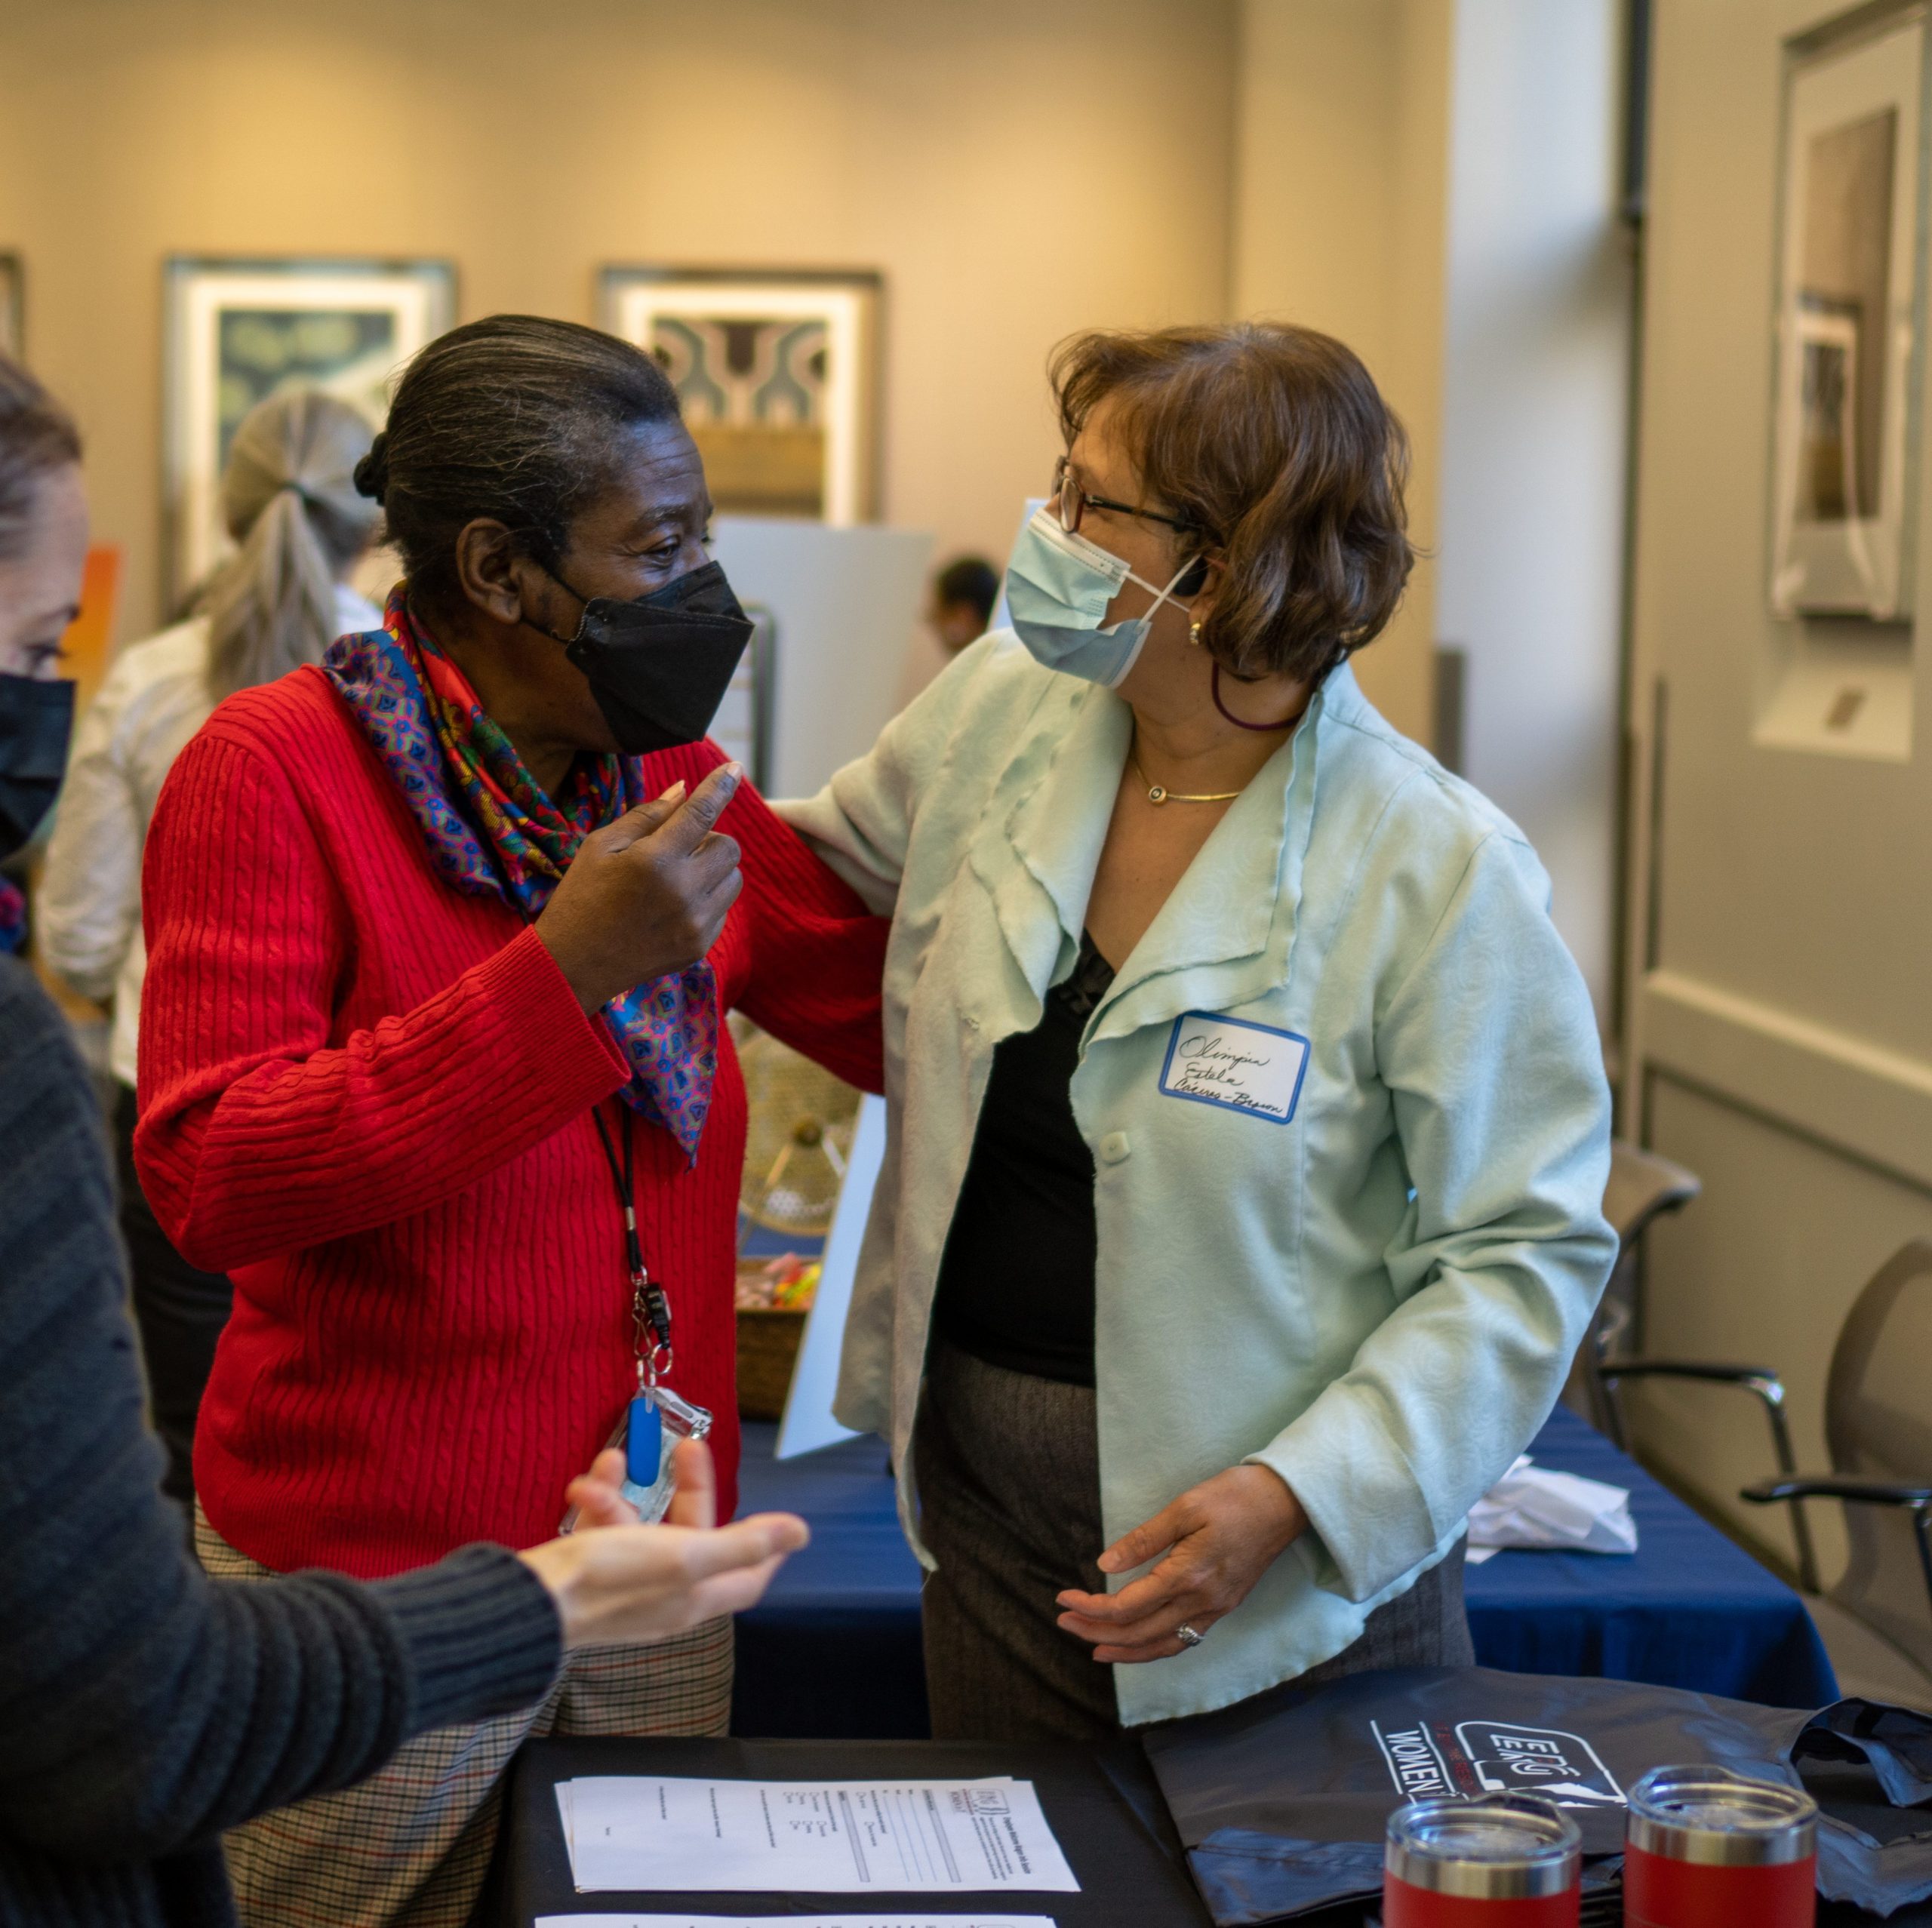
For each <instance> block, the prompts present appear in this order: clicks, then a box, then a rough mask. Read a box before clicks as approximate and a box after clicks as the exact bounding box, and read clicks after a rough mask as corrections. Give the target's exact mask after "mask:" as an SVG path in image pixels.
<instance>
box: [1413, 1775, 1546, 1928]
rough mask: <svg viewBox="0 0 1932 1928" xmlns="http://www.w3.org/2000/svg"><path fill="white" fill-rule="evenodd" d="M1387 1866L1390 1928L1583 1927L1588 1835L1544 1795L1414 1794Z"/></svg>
mask: <svg viewBox="0 0 1932 1928" xmlns="http://www.w3.org/2000/svg"><path fill="white" fill-rule="evenodd" d="M1382 1870H1383V1872H1382V1920H1383V1928H1577V1909H1578V1905H1579V1896H1580V1888H1581V1883H1582V1880H1583V1837H1582V1836H1581V1835H1580V1834H1578V1832H1577V1824H1576V1822H1574V1821H1572V1820H1571V1819H1570V1817H1569V1816H1568V1815H1567V1814H1565V1813H1564V1812H1563V1810H1562V1809H1561V1808H1560V1807H1558V1806H1557V1805H1556V1803H1555V1802H1554V1801H1549V1800H1544V1799H1543V1797H1541V1796H1540V1795H1539V1794H1485V1795H1482V1796H1481V1797H1478V1799H1476V1800H1417V1801H1411V1803H1409V1805H1408V1806H1407V1807H1398V1809H1397V1810H1395V1813H1393V1814H1392V1815H1391V1816H1389V1838H1388V1843H1387V1845H1386V1847H1385V1848H1384V1849H1383V1855H1382Z"/></svg>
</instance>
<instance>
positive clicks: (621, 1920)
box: [537, 1914, 1054, 1928]
mask: <svg viewBox="0 0 1932 1928" xmlns="http://www.w3.org/2000/svg"><path fill="white" fill-rule="evenodd" d="M537 1928H1054V1920H1053V1917H1051V1915H1047V1914H540V1915H539V1916H538V1917H537Z"/></svg>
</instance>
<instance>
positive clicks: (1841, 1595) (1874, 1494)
mask: <svg viewBox="0 0 1932 1928" xmlns="http://www.w3.org/2000/svg"><path fill="white" fill-rule="evenodd" d="M1602 1373H1603V1377H1604V1381H1605V1382H1606V1385H1607V1388H1609V1390H1610V1391H1611V1398H1612V1403H1613V1404H1614V1403H1615V1394H1616V1388H1617V1386H1618V1385H1620V1384H1621V1383H1622V1382H1623V1381H1625V1380H1628V1379H1646V1378H1647V1379H1694V1380H1702V1381H1704V1382H1706V1383H1708V1384H1712V1385H1731V1386H1737V1387H1739V1388H1742V1389H1743V1390H1744V1391H1748V1392H1749V1393H1751V1394H1753V1395H1754V1396H1755V1398H1758V1400H1759V1401H1761V1403H1762V1404H1763V1405H1764V1410H1765V1413H1766V1414H1767V1417H1768V1419H1769V1421H1770V1431H1771V1444H1772V1450H1773V1452H1774V1454H1775V1456H1776V1457H1777V1464H1778V1473H1779V1477H1778V1478H1776V1479H1774V1480H1763V1481H1759V1482H1758V1484H1756V1485H1755V1486H1749V1487H1746V1488H1745V1489H1744V1490H1743V1493H1742V1495H1741V1497H1742V1498H1743V1499H1746V1500H1748V1501H1749V1502H1751V1504H1752V1505H1758V1506H1768V1505H1788V1506H1789V1508H1791V1513H1792V1533H1793V1536H1794V1537H1795V1539H1796V1541H1797V1545H1798V1573H1799V1577H1800V1579H1801V1582H1803V1585H1804V1590H1805V1592H1806V1593H1807V1594H1808V1595H1810V1596H1811V1599H1810V1606H1811V1609H1812V1612H1813V1613H1814V1616H1815V1617H1816V1618H1817V1619H1818V1622H1819V1625H1820V1631H1821V1632H1823V1634H1824V1635H1825V1639H1826V1646H1827V1647H1832V1648H1833V1649H1834V1651H1836V1649H1837V1646H1838V1642H1837V1641H1836V1640H1835V1639H1834V1637H1833V1627H1834V1622H1835V1619H1836V1616H1838V1615H1843V1616H1845V1617H1846V1618H1847V1619H1849V1620H1850V1621H1851V1622H1854V1623H1855V1625H1856V1626H1857V1628H1862V1629H1863V1630H1865V1631H1866V1633H1867V1634H1877V1635H1878V1637H1880V1638H1881V1640H1883V1641H1884V1642H1885V1643H1886V1644H1887V1645H1888V1646H1889V1647H1890V1648H1891V1649H1892V1650H1894V1654H1896V1655H1897V1656H1902V1657H1903V1659H1905V1660H1906V1662H1909V1664H1910V1666H1911V1668H1912V1669H1913V1670H1914V1671H1916V1672H1917V1673H1918V1674H1919V1675H1920V1676H1921V1677H1924V1680H1925V1686H1924V1689H1923V1690H1921V1693H1922V1695H1923V1696H1924V1697H1926V1698H1927V1699H1928V1700H1932V1242H1928V1241H1926V1240H1924V1239H1914V1240H1913V1241H1911V1242H1910V1243H1909V1244H1906V1245H1903V1246H1902V1247H1900V1249H1899V1250H1897V1252H1895V1253H1894V1254H1893V1255H1892V1256H1891V1257H1890V1259H1887V1260H1886V1262H1885V1263H1884V1265H1881V1267H1880V1268H1879V1269H1878V1271H1877V1272H1876V1273H1875V1275H1873V1276H1872V1279H1871V1281H1870V1282H1869V1284H1867V1285H1866V1287H1865V1289H1864V1290H1863V1291H1862V1292H1861V1293H1860V1294H1859V1295H1858V1297H1857V1300H1856V1301H1855V1302H1854V1304H1853V1305H1852V1308H1851V1310H1850V1312H1849V1313H1848V1314H1847V1315H1846V1318H1845V1321H1844V1326H1843V1327H1841V1330H1840V1331H1839V1333H1838V1343H1837V1344H1836V1345H1835V1347H1834V1348H1832V1364H1831V1372H1830V1376H1829V1379H1828V1380H1827V1382H1826V1391H1825V1438H1826V1445H1827V1447H1828V1448H1829V1451H1830V1453H1831V1458H1832V1470H1831V1471H1829V1473H1802V1474H1801V1473H1800V1472H1799V1471H1798V1468H1797V1462H1796V1460H1795V1458H1794V1457H1793V1456H1792V1449H1791V1434H1790V1430H1789V1427H1788V1426H1787V1425H1786V1422H1785V1415H1784V1396H1785V1395H1784V1386H1783V1382H1782V1381H1781V1380H1780V1379H1779V1377H1778V1376H1777V1373H1775V1372H1774V1371H1773V1370H1771V1369H1770V1367H1767V1366H1742V1365H1721V1364H1706V1363H1703V1362H1693V1361H1686V1360H1663V1359H1641V1360H1619V1361H1614V1362H1612V1363H1611V1364H1607V1365H1605V1366H1604V1367H1603V1368H1602ZM1807 1499H1835V1500H1838V1501H1839V1502H1841V1504H1842V1505H1844V1508H1845V1533H1846V1536H1847V1539H1848V1540H1849V1541H1850V1548H1851V1557H1850V1561H1848V1562H1847V1565H1846V1567H1845V1570H1844V1574H1843V1575H1842V1576H1841V1578H1840V1579H1838V1582H1837V1584H1836V1585H1834V1586H1833V1587H1832V1589H1831V1591H1830V1592H1829V1594H1824V1593H1822V1592H1821V1591H1820V1587H1819V1583H1818V1563H1817V1554H1815V1552H1814V1550H1813V1547H1812V1543H1811V1534H1810V1527H1809V1525H1808V1524H1807V1521H1806V1520H1805V1517H1804V1502H1805V1501H1806V1500H1807Z"/></svg>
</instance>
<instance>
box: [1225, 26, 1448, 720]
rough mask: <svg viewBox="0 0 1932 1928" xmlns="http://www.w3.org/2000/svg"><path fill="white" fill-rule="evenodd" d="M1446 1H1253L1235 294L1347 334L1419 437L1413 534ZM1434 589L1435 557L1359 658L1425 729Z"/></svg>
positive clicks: (1416, 481) (1426, 412) (1417, 495)
mask: <svg viewBox="0 0 1932 1928" xmlns="http://www.w3.org/2000/svg"><path fill="white" fill-rule="evenodd" d="M1453 15H1454V5H1453V0H1246V4H1244V5H1243V7H1242V9H1241V43H1240V56H1239V60H1238V85H1239V89H1240V91H1239V119H1238V125H1237V133H1236V139H1235V167H1234V196H1235V198H1234V220H1233V232H1232V279H1231V285H1230V291H1229V306H1230V309H1231V312H1232V313H1234V314H1235V315H1272V316H1278V317H1279V318H1282V319H1284V320H1288V321H1300V322H1304V323H1306V324H1308V325H1309V326H1310V327H1318V328H1321V329H1324V330H1325V331H1327V333H1329V334H1333V335H1337V336H1339V337H1340V338H1341V339H1342V340H1344V341H1346V342H1347V343H1349V345H1350V346H1352V348H1354V349H1355V351H1356V352H1358V354H1359V355H1361V357H1362V358H1363V360H1364V361H1366V362H1367V364H1368V367H1369V370H1370V372H1371V374H1374V377H1375V378H1376V380H1377V383H1378V384H1379V385H1380V387H1381V389H1382V391H1383V394H1384V395H1386V396H1387V398H1388V399H1389V402H1390V403H1391V404H1392V406H1393V407H1394V408H1395V411H1396V412H1397V413H1398V414H1399V415H1400V416H1401V417H1402V419H1403V421H1404V423H1405V424H1406V425H1407V428H1408V430H1409V434H1410V437H1411V441H1412V443H1413V444H1414V469H1413V472H1412V474H1411V484H1410V491H1409V508H1410V515H1411V532H1412V534H1414V537H1415V539H1416V540H1417V542H1418V543H1420V544H1421V545H1422V546H1423V547H1424V548H1425V549H1432V548H1433V546H1434V544H1435V530H1436V500H1437V463H1438V445H1439V441H1440V435H1441V412H1442V319H1443V272H1444V223H1445V219H1446V208H1445V201H1444V193H1445V185H1446V175H1447V158H1448V116H1449V90H1450V77H1451V28H1452V25H1453ZM1434 601H1435V570H1434V565H1433V563H1432V561H1430V560H1429V558H1427V557H1425V558H1424V559H1423V561H1421V562H1420V564H1418V565H1417V570H1416V573H1415V574H1414V577H1412V578H1411V583H1410V588H1409V592H1408V595H1407V598H1405V600H1404V604H1403V606H1402V608H1401V610H1400V611H1399V612H1398V614H1397V616H1396V618H1395V621H1394V622H1393V623H1392V624H1391V625H1390V626H1389V629H1388V631H1387V632H1386V634H1385V635H1383V636H1382V637H1381V638H1380V640H1379V641H1377V642H1376V643H1375V644H1374V645H1373V646H1372V647H1371V648H1370V649H1369V650H1367V651H1365V652H1364V653H1363V654H1362V655H1361V657H1358V659H1357V662H1356V668H1357V670H1358V673H1359V675H1361V681H1362V684H1363V687H1364V688H1365V689H1366V690H1367V692H1368V694H1369V696H1371V699H1372V700H1374V702H1375V703H1377V705H1379V706H1380V708H1381V709H1382V710H1383V712H1384V713H1385V714H1386V715H1387V716H1388V717H1389V720H1390V721H1392V723H1394V724H1395V726H1396V727H1397V728H1398V729H1400V730H1405V731H1407V733H1408V734H1409V735H1411V736H1415V737H1417V738H1419V739H1420V740H1421V741H1423V742H1424V743H1426V742H1428V741H1429V736H1430V733H1431V728H1432V715H1431V707H1430V706H1431V690H1432V674H1431V670H1432V647H1433V643H1434V614H1433V610H1434Z"/></svg>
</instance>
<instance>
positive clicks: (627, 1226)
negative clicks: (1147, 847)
mask: <svg viewBox="0 0 1932 1928" xmlns="http://www.w3.org/2000/svg"><path fill="white" fill-rule="evenodd" d="M590 1115H591V1118H592V1120H593V1121H595V1124H596V1126H597V1138H598V1143H599V1144H601V1145H602V1146H603V1147H604V1162H605V1164H607V1165H608V1166H609V1167H611V1184H612V1185H614V1186H615V1187H616V1188H617V1208H618V1210H620V1211H621V1212H622V1213H623V1215H624V1257H625V1259H626V1261H627V1262H628V1263H629V1266H630V1275H631V1322H632V1324H633V1326H635V1328H636V1332H637V1339H636V1344H637V1356H638V1369H639V1370H640V1371H641V1370H642V1369H643V1366H644V1363H645V1360H646V1358H649V1359H650V1361H651V1364H652V1366H653V1368H654V1370H655V1371H657V1372H660V1373H665V1372H669V1370H670V1369H671V1302H670V1301H669V1299H666V1297H665V1296H664V1288H663V1287H662V1286H661V1285H660V1284H658V1283H657V1281H656V1280H655V1279H654V1278H652V1277H651V1271H650V1268H648V1266H647V1265H645V1262H644V1244H643V1241H641V1239H640V1238H638V1231H637V1204H636V1198H637V1188H636V1176H635V1167H634V1166H633V1164H632V1147H631V1108H630V1107H629V1105H627V1104H626V1103H625V1102H624V1101H623V1099H622V1098H621V1097H620V1098H619V1099H618V1100H617V1118H618V1122H619V1126H620V1135H621V1136H622V1137H623V1144H624V1161H623V1164H621V1165H620V1164H618V1162H617V1150H616V1148H615V1147H614V1145H612V1144H611V1128H610V1127H609V1126H608V1125H607V1124H605V1122H604V1112H603V1109H602V1108H601V1106H598V1105H593V1106H592V1108H591V1112H590Z"/></svg>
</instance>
